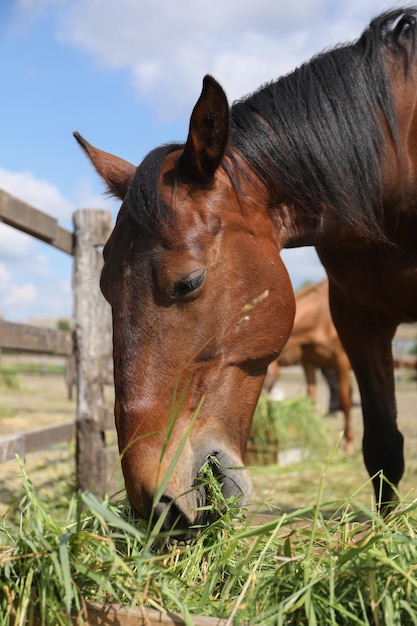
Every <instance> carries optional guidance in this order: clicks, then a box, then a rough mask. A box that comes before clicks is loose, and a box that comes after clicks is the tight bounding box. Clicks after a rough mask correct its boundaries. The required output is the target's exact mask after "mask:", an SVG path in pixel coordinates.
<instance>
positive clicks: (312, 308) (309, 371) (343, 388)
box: [265, 280, 353, 452]
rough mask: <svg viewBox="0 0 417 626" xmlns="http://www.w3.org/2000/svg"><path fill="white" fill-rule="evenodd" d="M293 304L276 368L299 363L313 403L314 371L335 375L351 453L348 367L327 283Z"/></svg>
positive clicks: (270, 377)
mask: <svg viewBox="0 0 417 626" xmlns="http://www.w3.org/2000/svg"><path fill="white" fill-rule="evenodd" d="M295 303H296V310H295V318H294V325H293V329H292V332H291V335H290V338H289V339H288V342H287V344H286V345H285V347H284V349H283V350H282V352H281V354H280V356H279V357H278V361H277V362H278V364H279V366H281V365H283V366H286V365H294V364H298V363H301V365H302V366H303V370H304V374H305V378H306V382H307V395H309V396H310V397H311V398H313V400H315V390H316V368H317V367H319V368H321V369H322V370H323V369H324V370H331V371H332V372H334V373H335V375H336V380H337V383H338V386H337V393H338V401H339V403H340V407H341V409H342V411H343V414H344V417H345V428H344V436H345V442H346V451H347V452H351V451H352V449H353V434H352V428H351V423H350V412H351V387H350V370H351V366H350V362H349V359H348V357H347V354H346V352H345V350H344V349H343V346H342V343H341V341H340V339H339V336H338V334H337V331H336V328H335V326H334V324H333V320H332V317H331V314H330V309H329V287H328V281H327V280H322V281H321V282H319V283H316V284H314V285H310V286H309V287H307V288H305V289H303V290H302V291H300V292H299V293H297V294H296V297H295ZM275 363H276V361H274V362H272V363H271V364H270V365H269V367H268V371H267V375H266V378H265V381H266V382H267V384H268V385H269V388H271V387H272V386H273V384H274V383H275V381H276V379H277V377H278V376H279V372H277V371H275V370H274V366H275ZM326 380H327V378H326Z"/></svg>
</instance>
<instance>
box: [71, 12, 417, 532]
mask: <svg viewBox="0 0 417 626" xmlns="http://www.w3.org/2000/svg"><path fill="white" fill-rule="evenodd" d="M416 39H417V9H411V8H406V9H396V10H393V11H391V12H389V13H387V14H384V15H382V16H380V17H378V18H376V19H375V20H373V21H372V23H371V24H370V26H369V27H368V28H367V29H366V30H365V32H364V33H363V35H362V36H361V37H360V39H359V40H358V41H356V42H354V43H352V44H349V45H345V46H340V47H336V48H335V49H334V50H330V51H328V52H326V53H324V54H322V55H320V56H317V57H315V58H314V59H313V60H312V61H310V62H309V63H306V64H305V65H303V66H301V67H300V68H299V69H297V70H296V71H294V72H293V73H292V74H289V75H287V76H285V77H283V78H281V79H279V80H277V81H276V82H273V83H271V84H268V85H266V86H265V87H263V88H262V89H260V90H259V91H258V92H256V93H254V94H253V95H251V96H249V97H246V98H245V99H243V100H241V101H239V102H237V103H235V104H234V105H233V106H232V107H231V108H230V107H229V105H228V102H227V98H226V96H225V94H224V91H223V89H222V88H221V87H220V85H219V84H218V83H217V82H216V81H215V80H214V79H213V78H211V77H209V76H207V77H206V78H205V79H204V81H203V89H202V93H201V95H200V98H199V99H198V102H197V103H196V105H195V107H194V110H193V113H192V115H191V119H190V128H189V134H188V138H187V141H186V143H185V144H171V145H168V146H163V147H160V148H157V149H155V150H153V151H152V152H151V153H150V154H149V155H148V156H147V157H146V158H145V159H144V160H143V162H142V163H141V165H139V167H135V166H134V165H131V164H130V163H127V162H126V161H124V160H122V159H120V158H118V157H115V156H112V155H110V154H108V153H105V152H102V151H100V150H98V149H96V148H94V147H92V146H91V145H90V144H88V143H87V142H86V141H85V140H84V139H82V138H81V137H80V136H79V135H78V134H76V137H77V139H78V141H79V143H80V144H81V146H82V148H83V149H84V151H85V152H86V153H87V155H88V156H89V158H90V159H91V161H92V163H93V164H94V166H95V168H96V169H97V171H98V172H99V174H100V175H101V176H102V177H103V179H104V181H105V182H106V183H107V186H108V188H109V190H110V191H111V192H112V193H113V194H115V195H116V196H117V197H119V198H120V199H121V200H122V201H123V203H122V206H121V209H120V212H119V215H118V219H117V223H116V225H115V228H114V231H113V233H112V235H111V237H110V239H109V241H108V242H107V244H106V246H105V249H104V259H105V264H104V268H103V272H102V277H101V288H102V291H103V293H104V295H105V297H106V299H107V300H108V301H109V303H110V304H111V307H112V312H113V352H114V378H115V393H116V399H115V419H116V426H117V431H118V439H119V447H120V450H121V452H122V466H123V472H124V477H125V482H126V488H127V491H128V494H129V497H130V500H131V501H132V503H133V505H134V507H136V509H137V510H138V511H139V513H140V514H141V515H143V516H144V517H146V518H149V517H150V516H152V515H153V516H154V517H158V516H163V521H164V526H165V527H166V528H172V527H173V526H174V525H177V526H178V527H182V528H188V527H189V526H191V525H193V524H195V523H196V522H197V521H200V520H202V519H204V513H203V512H202V511H201V508H199V506H200V504H202V503H204V499H205V494H204V490H203V489H202V488H201V486H200V485H199V482H198V476H199V471H200V468H201V467H202V466H203V465H204V464H205V463H206V461H207V459H210V458H211V457H216V464H215V465H217V467H218V472H219V481H220V482H221V484H222V488H223V491H224V493H225V495H226V496H229V495H233V494H235V495H237V494H240V495H241V497H242V502H243V503H244V502H246V501H247V499H248V496H249V493H250V480H249V478H248V477H247V474H246V472H245V471H242V469H241V468H240V469H239V466H241V465H242V464H243V463H242V458H243V454H244V450H245V446H246V441H247V438H248V433H249V429H250V424H251V419H252V414H253V411H254V408H255V405H256V402H257V399H258V396H259V394H260V391H261V388H262V383H263V379H264V376H265V373H266V370H267V366H268V364H269V363H270V362H271V361H273V360H274V359H276V358H277V356H278V355H279V353H280V351H281V350H282V348H283V347H284V346H285V344H286V342H287V339H288V337H289V336H290V333H291V328H292V324H293V319H294V313H295V306H294V295H293V291H292V288H291V283H290V280H289V277H288V273H287V270H286V268H285V267H284V264H283V262H282V260H281V257H280V250H281V249H282V248H284V247H294V246H316V248H317V250H318V254H319V256H320V258H321V260H322V262H323V264H324V266H325V268H326V270H327V273H328V276H329V291H330V306H331V310H332V315H333V319H334V323H335V325H336V328H337V330H338V333H339V336H340V337H341V340H342V342H343V345H344V347H345V349H346V352H347V354H348V355H349V359H350V362H351V364H352V367H353V369H354V371H355V374H356V378H357V381H358V384H359V388H360V393H361V400H362V410H363V418H364V439H363V451H364V458H365V463H366V467H367V469H368V471H369V473H370V475H371V476H373V477H374V476H376V474H377V473H378V472H381V471H382V472H383V473H384V475H385V476H386V477H387V479H388V480H389V481H390V483H391V484H389V483H388V482H383V484H382V486H381V489H380V480H379V478H378V477H375V478H374V485H375V490H376V493H377V495H378V498H380V499H381V501H382V502H384V503H388V502H391V501H393V500H394V499H395V490H394V488H393V486H394V487H395V486H396V485H398V483H399V481H400V479H401V476H402V474H403V470H404V460H403V437H402V435H401V433H400V432H399V430H398V427H397V420H396V404H395V393H394V377H393V358H392V352H391V341H392V338H393V336H394V332H395V329H396V327H397V325H398V323H399V322H401V321H402V320H408V321H410V320H416V319H417V235H416V233H417V207H416V205H417V200H416V198H417V147H416V146H417V108H416V107H417V59H416V50H417V43H416ZM391 485H392V486H391ZM161 523H162V520H161Z"/></svg>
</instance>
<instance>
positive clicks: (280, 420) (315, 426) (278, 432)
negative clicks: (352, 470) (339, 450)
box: [249, 392, 327, 450]
mask: <svg viewBox="0 0 417 626" xmlns="http://www.w3.org/2000/svg"><path fill="white" fill-rule="evenodd" d="M326 439H327V433H326V429H325V426H324V422H323V418H322V417H321V416H319V414H318V413H317V411H316V410H315V408H314V405H313V402H312V400H311V398H308V397H301V398H293V399H291V400H283V401H277V400H273V399H271V398H270V396H269V394H267V393H266V392H262V394H261V396H260V398H259V401H258V404H257V407H256V410H255V413H254V416H253V421H252V427H251V432H250V435H249V441H250V442H251V443H253V444H254V445H259V446H263V445H269V444H271V443H274V442H277V443H278V444H279V447H280V448H281V449H285V448H288V447H291V446H293V445H297V446H302V447H303V448H308V449H311V450H318V449H322V445H323V442H325V441H326Z"/></svg>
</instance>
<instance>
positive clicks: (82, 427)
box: [73, 209, 112, 497]
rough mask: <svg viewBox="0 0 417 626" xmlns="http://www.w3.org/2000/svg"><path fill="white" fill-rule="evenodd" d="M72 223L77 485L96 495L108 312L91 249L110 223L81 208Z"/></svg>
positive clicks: (102, 470)
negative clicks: (73, 237)
mask: <svg viewBox="0 0 417 626" xmlns="http://www.w3.org/2000/svg"><path fill="white" fill-rule="evenodd" d="M73 221H74V236H75V247H74V267H73V291H74V351H75V357H76V377H77V412H76V420H77V434H76V466H77V469H76V473H77V485H78V488H79V489H81V490H82V491H84V490H85V489H89V490H90V491H92V492H93V493H94V494H95V495H97V496H98V497H101V496H102V495H103V493H104V491H105V488H106V479H107V469H106V453H105V452H106V451H105V415H106V413H107V409H105V401H104V394H103V385H102V380H103V372H102V369H103V363H105V361H106V358H107V361H108V355H109V353H110V350H111V348H110V346H111V314H110V307H109V306H108V305H107V304H106V303H105V301H104V298H103V296H102V295H101V292H100V289H99V276H100V270H101V267H102V264H103V261H102V255H101V254H100V253H99V252H98V250H97V249H96V246H99V245H103V244H104V243H105V241H106V239H107V238H108V237H109V235H110V233H111V229H112V220H111V214H110V213H108V212H106V211H93V210H88V209H85V210H80V211H76V212H75V213H74V216H73Z"/></svg>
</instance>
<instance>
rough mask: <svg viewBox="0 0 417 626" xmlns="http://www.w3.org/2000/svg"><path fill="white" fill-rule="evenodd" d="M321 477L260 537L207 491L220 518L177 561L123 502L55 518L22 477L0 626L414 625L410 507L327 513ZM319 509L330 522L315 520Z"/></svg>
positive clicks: (415, 542) (4, 532)
mask: <svg viewBox="0 0 417 626" xmlns="http://www.w3.org/2000/svg"><path fill="white" fill-rule="evenodd" d="M329 471H331V464H330V465H329V467H327V468H325V470H324V471H323V477H322V483H321V486H320V488H319V493H318V497H317V503H316V504H315V505H314V506H313V507H308V508H304V509H301V510H298V511H296V512H294V513H291V514H283V515H281V516H279V515H278V514H277V517H276V518H274V519H272V521H270V522H268V523H266V524H262V525H259V526H254V521H253V518H252V522H251V517H250V516H249V517H247V518H245V517H243V516H242V515H236V510H234V509H235V507H236V503H234V504H233V503H225V502H221V501H219V498H220V497H221V496H220V492H219V490H218V489H216V486H215V485H214V487H213V490H214V493H215V500H216V503H215V505H213V506H218V507H220V509H221V510H223V513H222V514H221V516H220V518H219V519H217V521H215V522H214V523H212V524H211V525H210V526H208V527H205V528H202V529H200V532H199V533H198V536H197V537H196V538H195V539H194V540H193V542H192V544H190V545H188V546H186V547H183V548H182V549H179V548H176V547H175V545H174V546H171V547H167V543H166V537H164V536H163V535H162V534H161V533H159V532H158V530H157V529H152V528H150V527H147V526H146V525H144V524H141V523H137V522H136V521H135V520H133V519H129V515H128V513H127V509H126V506H125V503H124V502H121V501H119V502H117V501H115V502H111V501H102V502H99V501H98V500H97V499H95V498H94V497H93V496H92V495H91V494H89V493H84V494H82V495H79V496H77V497H76V496H74V497H73V498H72V499H71V501H70V502H69V505H68V509H67V511H66V512H65V515H64V516H63V515H62V512H61V513H60V515H59V516H57V515H56V514H55V513H54V511H53V509H51V508H49V507H48V506H45V505H44V504H42V502H41V501H40V498H39V497H38V494H37V493H36V492H35V490H34V488H33V486H32V483H31V481H30V480H29V478H28V477H27V476H24V477H23V481H24V488H25V495H24V497H23V500H22V501H21V503H20V505H19V507H18V508H17V509H16V512H15V515H14V517H13V516H10V515H9V516H8V518H7V519H4V520H3V521H1V522H0V624H1V625H2V626H9V625H11V624H25V623H27V621H28V622H29V623H31V621H33V619H34V618H35V616H36V617H37V618H38V619H40V622H39V623H41V624H47V625H49V624H50V625H52V624H53V625H54V626H55V625H56V624H70V623H71V615H72V616H74V614H75V615H78V622H77V623H80V624H82V623H83V621H82V620H83V617H82V616H83V608H84V603H85V602H87V601H94V602H114V603H120V604H125V605H130V606H132V605H138V606H145V607H151V608H154V609H155V608H156V609H159V610H161V611H172V612H175V613H179V614H180V615H182V617H183V619H184V621H185V623H186V624H190V625H191V624H193V620H192V615H193V614H199V615H208V616H216V617H222V618H226V619H229V622H228V623H229V624H239V625H245V624H250V625H254V624H262V625H263V626H268V625H271V626H272V625H292V624H294V625H295V624H296V625H297V626H298V625H300V624H308V625H312V626H313V625H317V624H318V625H320V626H326V625H327V624H329V625H330V624H332V625H336V624H337V625H338V626H340V625H344V624H346V625H348V624H349V626H351V625H352V624H358V625H371V624H372V625H374V624H375V625H377V626H379V625H393V624H401V625H402V626H407V625H408V624H413V625H416V624H417V577H416V576H415V571H416V568H417V502H413V503H406V502H402V503H400V505H399V506H398V508H397V509H396V510H395V511H393V512H392V513H391V514H390V516H389V517H388V518H386V519H383V518H382V517H380V516H379V515H378V514H377V513H375V512H374V511H372V510H368V509H365V508H364V507H363V506H362V505H360V504H358V503H357V501H356V500H355V498H354V497H352V498H351V499H350V500H349V501H347V502H344V503H342V504H339V505H337V503H335V502H332V503H331V504H332V506H331V507H326V503H324V502H322V501H321V493H322V492H323V484H324V481H325V479H326V473H327V472H329ZM208 480H210V481H211V480H213V477H209V478H208ZM324 508H332V510H334V511H336V512H335V513H334V514H333V515H332V517H331V518H330V519H324V517H323V516H322V514H321V511H322V510H323V509H324ZM358 516H359V517H360V519H361V520H362V521H358ZM57 517H59V519H60V520H61V521H58V519H57Z"/></svg>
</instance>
